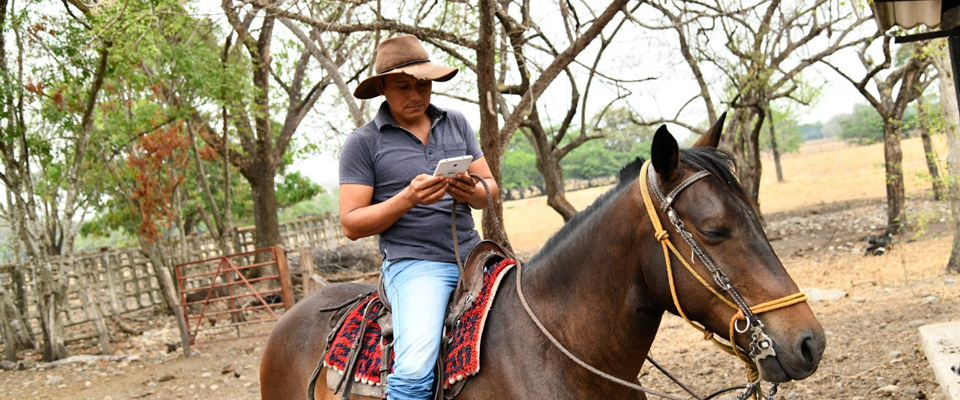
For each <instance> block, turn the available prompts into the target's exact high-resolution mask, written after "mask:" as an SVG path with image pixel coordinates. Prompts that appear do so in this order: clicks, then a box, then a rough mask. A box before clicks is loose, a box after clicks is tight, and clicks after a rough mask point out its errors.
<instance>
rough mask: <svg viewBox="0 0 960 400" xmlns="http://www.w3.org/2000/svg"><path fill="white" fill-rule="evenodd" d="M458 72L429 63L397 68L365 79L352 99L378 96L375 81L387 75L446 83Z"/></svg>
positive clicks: (451, 68) (453, 68)
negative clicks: (399, 75) (407, 76)
mask: <svg viewBox="0 0 960 400" xmlns="http://www.w3.org/2000/svg"><path fill="white" fill-rule="evenodd" d="M458 72H460V69H459V68H456V67H444V66H442V65H436V64H434V63H431V62H425V63H420V64H414V65H408V66H406V67H403V68H397V69H394V70H390V71H389V72H386V73H382V74H377V75H373V76H371V77H368V78H367V79H364V80H363V81H362V82H360V84H359V85H357V89H356V90H354V91H353V97H356V98H358V99H361V100H367V99H372V98H374V97H377V96H379V95H380V93H377V88H376V86H375V85H374V83H375V82H376V81H377V79H379V78H381V77H384V76H387V75H396V74H407V75H410V76H413V77H414V78H417V79H421V80H431V81H437V82H446V81H449V80H450V79H453V77H454V76H456V75H457V73H458Z"/></svg>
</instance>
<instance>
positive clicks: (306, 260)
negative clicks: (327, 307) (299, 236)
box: [300, 246, 313, 297]
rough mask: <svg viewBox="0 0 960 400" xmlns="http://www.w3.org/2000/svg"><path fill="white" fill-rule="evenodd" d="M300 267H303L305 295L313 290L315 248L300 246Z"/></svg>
mask: <svg viewBox="0 0 960 400" xmlns="http://www.w3.org/2000/svg"><path fill="white" fill-rule="evenodd" d="M300 268H302V269H303V297H307V295H308V294H310V292H313V248H312V247H310V246H304V247H301V248H300Z"/></svg>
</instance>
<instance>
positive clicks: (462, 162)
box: [433, 156, 473, 178]
mask: <svg viewBox="0 0 960 400" xmlns="http://www.w3.org/2000/svg"><path fill="white" fill-rule="evenodd" d="M472 161H473V156H461V157H453V158H444V159H443V160H440V162H439V163H437V169H436V170H435V171H433V175H434V176H438V175H442V176H445V177H447V178H453V177H454V176H457V174H459V173H461V172H467V169H468V168H470V162H472Z"/></svg>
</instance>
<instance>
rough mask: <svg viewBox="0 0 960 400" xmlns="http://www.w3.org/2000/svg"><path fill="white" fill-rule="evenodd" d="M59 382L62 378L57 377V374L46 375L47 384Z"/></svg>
mask: <svg viewBox="0 0 960 400" xmlns="http://www.w3.org/2000/svg"><path fill="white" fill-rule="evenodd" d="M60 382H63V378H62V377H59V376H56V375H47V384H48V385H55V384H58V383H60Z"/></svg>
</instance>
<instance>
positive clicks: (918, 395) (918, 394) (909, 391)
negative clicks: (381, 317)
mask: <svg viewBox="0 0 960 400" xmlns="http://www.w3.org/2000/svg"><path fill="white" fill-rule="evenodd" d="M903 394H905V395H907V396H910V397H912V398H914V399H925V398H927V395H926V393H923V391H921V390H920V389H917V388H915V387H908V388H906V389H903Z"/></svg>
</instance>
